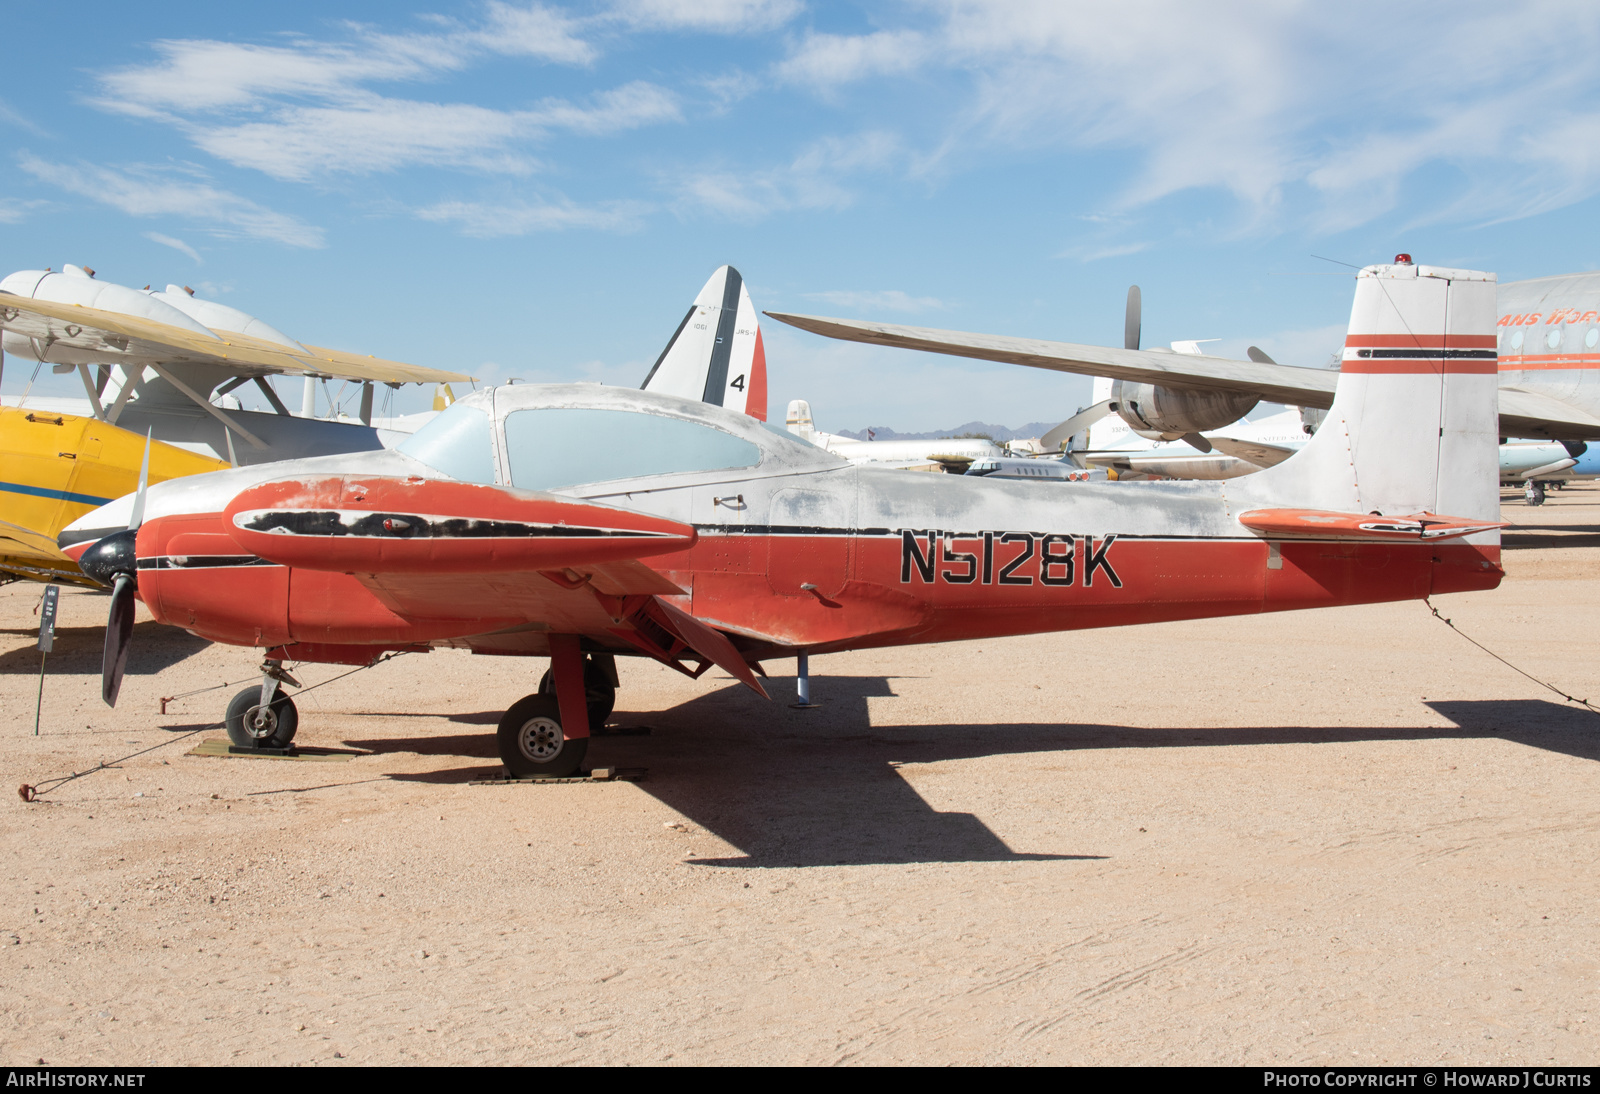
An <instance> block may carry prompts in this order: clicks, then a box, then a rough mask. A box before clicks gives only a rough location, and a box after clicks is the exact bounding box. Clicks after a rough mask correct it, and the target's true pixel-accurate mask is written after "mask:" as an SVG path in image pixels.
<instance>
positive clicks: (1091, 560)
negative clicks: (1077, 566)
mask: <svg viewBox="0 0 1600 1094" xmlns="http://www.w3.org/2000/svg"><path fill="white" fill-rule="evenodd" d="M1115 542H1117V537H1116V536H1106V537H1105V538H1104V539H1102V540H1101V541H1100V546H1098V547H1096V546H1095V545H1094V537H1093V536H1085V537H1084V540H1083V583H1084V585H1086V586H1087V585H1093V584H1094V572H1095V571H1096V570H1104V571H1105V574H1106V577H1107V578H1109V579H1110V581H1111V585H1112V587H1113V588H1116V589H1120V588H1122V579H1121V578H1120V577H1118V576H1117V571H1115V570H1113V569H1112V568H1111V560H1110V559H1109V558H1107V557H1106V553H1107V552H1108V551H1110V550H1111V545H1112V544H1113V543H1115Z"/></svg>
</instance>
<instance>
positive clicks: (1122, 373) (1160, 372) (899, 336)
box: [766, 311, 1339, 410]
mask: <svg viewBox="0 0 1600 1094" xmlns="http://www.w3.org/2000/svg"><path fill="white" fill-rule="evenodd" d="M766 314H767V315H769V316H771V317H772V318H774V319H777V320H779V321H780V322H784V323H788V324H789V325H790V326H792V327H799V328H800V329H801V330H805V331H810V332H811V333H812V334H820V335H823V336H824V337H827V338H842V339H844V340H845V341H848V342H865V343H867V344H868V345H874V346H897V347H899V348H900V349H917V350H923V351H925V352H928V353H945V354H951V355H953V356H956V357H972V358H976V359H977V360H980V361H1000V362H1004V363H1006V364H1011V365H1027V366H1029V367H1030V368H1045V369H1051V370H1052V371H1055V372H1075V373H1080V374H1082V375H1084V376H1109V377H1110V378H1111V379H1113V380H1130V381H1133V382H1134V383H1141V384H1168V385H1172V386H1177V387H1194V388H1207V389H1212V390H1218V391H1229V392H1239V393H1244V394H1254V395H1259V396H1260V397H1261V398H1263V399H1266V400H1268V401H1270V402H1274V403H1292V404H1293V405H1295V406H1309V407H1317V408H1320V409H1324V410H1325V409H1327V408H1328V407H1330V406H1332V405H1333V389H1334V386H1335V385H1336V384H1337V383H1338V381H1339V374H1338V372H1336V371H1332V370H1327V369H1315V368H1296V367H1295V366H1293V365H1279V364H1273V363H1271V362H1263V361H1235V360H1233V359H1231V358H1227V357H1206V356H1202V355H1198V354H1187V353H1171V352H1167V351H1164V350H1146V349H1112V348H1110V347H1108V346H1086V345H1079V344H1077V343H1075V342H1045V341H1040V340H1038V339H1033V338H1013V337H1011V336H1009V335H1003V334H969V333H967V332H965V331H953V330H934V329H932V328H929V327H903V326H897V325H895V324H891V323H869V322H863V321H861V320H856V319H827V318H823V317H821V316H815V315H787V314H783V313H781V312H770V311H769V312H767V313H766Z"/></svg>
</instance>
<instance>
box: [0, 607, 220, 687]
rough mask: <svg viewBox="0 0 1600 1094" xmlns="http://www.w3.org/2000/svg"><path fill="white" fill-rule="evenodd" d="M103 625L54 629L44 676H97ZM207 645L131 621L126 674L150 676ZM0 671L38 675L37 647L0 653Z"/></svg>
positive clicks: (167, 629) (168, 629)
mask: <svg viewBox="0 0 1600 1094" xmlns="http://www.w3.org/2000/svg"><path fill="white" fill-rule="evenodd" d="M7 633H11V634H17V633H25V634H37V633H38V632H37V631H25V632H18V631H15V630H12V631H8V632H7ZM105 642H106V632H105V628H104V627H59V628H57V630H56V638H55V648H54V649H52V650H51V651H50V656H49V657H48V658H47V659H46V662H45V674H46V675H47V676H99V675H100V659H101V657H102V656H103V654H104V652H105ZM209 645H211V643H210V642H208V641H206V640H205V639H204V638H196V637H195V636H194V635H192V634H189V633H188V632H187V631H180V630H178V628H176V627H166V626H162V625H161V624H160V623H156V622H154V621H152V620H148V619H147V620H145V621H144V622H143V623H136V624H134V628H133V640H132V641H131V642H130V643H129V646H128V667H127V670H126V672H127V674H128V675H129V676H153V675H155V674H156V673H158V672H160V671H161V670H162V669H164V668H167V667H169V666H171V665H176V664H177V663H178V662H179V661H183V660H186V659H188V658H190V657H193V656H194V655H195V654H197V653H199V652H200V651H201V650H203V649H205V648H206V647H207V646H209ZM0 673H3V674H16V673H22V674H30V675H33V676H37V675H39V649H38V647H37V646H36V645H35V644H34V643H33V642H29V643H28V644H27V645H26V646H23V647H21V648H19V649H14V650H7V651H6V652H5V653H0Z"/></svg>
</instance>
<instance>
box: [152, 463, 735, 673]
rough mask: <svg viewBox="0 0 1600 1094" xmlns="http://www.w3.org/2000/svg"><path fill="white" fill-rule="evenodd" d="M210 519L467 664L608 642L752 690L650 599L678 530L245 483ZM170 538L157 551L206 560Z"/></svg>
mask: <svg viewBox="0 0 1600 1094" xmlns="http://www.w3.org/2000/svg"><path fill="white" fill-rule="evenodd" d="M223 521H224V526H225V527H226V529H227V537H228V538H231V539H232V540H233V541H234V542H235V543H237V544H238V545H239V547H242V548H243V549H244V550H246V551H250V552H252V553H253V554H255V555H257V556H258V557H260V558H262V559H265V560H267V561H269V562H277V563H281V564H284V565H288V566H293V567H296V568H299V569H301V570H308V571H323V572H329V573H332V574H340V575H343V574H351V575H354V577H355V579H356V580H357V581H359V582H360V584H361V585H363V586H365V587H366V589H367V590H368V591H370V592H371V593H372V595H373V597H374V598H376V600H377V601H378V603H379V604H381V605H382V607H383V608H385V609H387V610H388V611H389V612H392V613H394V615H395V616H397V617H399V618H400V619H403V620H405V621H407V623H409V624H410V625H411V626H412V627H413V628H415V629H417V630H418V631H420V632H424V633H432V634H435V635H438V636H441V637H449V638H451V639H466V638H470V639H471V646H472V648H474V649H478V650H480V651H481V652H490V653H493V652H502V651H503V652H507V653H512V652H526V649H527V645H526V643H527V638H528V635H529V633H530V632H540V633H544V634H575V635H580V636H583V637H585V638H590V639H594V640H596V641H602V642H614V641H616V640H618V639H620V640H622V641H624V642H626V643H627V644H629V645H632V646H634V647H635V648H637V649H639V650H641V651H642V652H644V653H647V654H649V655H650V656H652V657H655V658H657V659H658V660H660V661H662V662H663V663H665V664H669V665H673V666H674V667H681V666H679V665H678V662H679V661H681V660H682V659H683V658H684V657H685V656H690V655H692V656H694V657H696V658H697V659H699V660H701V661H702V662H703V663H704V664H706V665H710V664H716V665H720V666H721V667H723V668H724V669H727V670H728V671H729V672H730V673H732V674H733V675H734V676H735V677H737V678H738V679H739V680H741V681H742V682H743V683H745V684H746V685H748V686H750V687H752V688H754V689H755V690H756V691H758V692H760V691H761V685H760V684H759V682H757V681H756V680H755V677H754V676H753V675H752V673H751V671H750V669H749V667H748V665H746V664H745V662H744V659H743V658H742V657H741V656H740V655H739V654H738V652H737V651H736V650H735V649H734V647H733V645H732V643H731V642H729V640H728V638H727V637H726V636H725V635H723V634H722V633H721V632H720V631H717V630H715V629H713V628H711V627H709V626H707V625H706V624H704V623H701V622H700V621H698V620H696V619H694V618H693V617H692V616H689V615H688V614H687V613H686V612H684V611H683V610H682V609H681V608H678V607H676V606H674V605H673V604H671V603H670V602H668V601H667V600H665V599H663V598H664V597H678V596H683V595H685V590H683V589H682V588H680V587H679V586H678V585H676V584H675V583H673V582H672V581H671V580H669V579H668V578H667V577H665V576H663V575H662V574H661V573H660V572H659V571H657V570H654V569H652V568H651V567H649V566H646V565H644V564H643V563H642V562H640V561H639V560H640V559H641V558H645V557H650V556H654V555H663V554H673V553H676V552H678V551H683V550H686V549H688V548H689V547H692V546H693V545H694V543H695V541H696V539H697V538H698V533H697V532H696V531H695V529H694V527H693V526H691V525H687V524H682V523H680V522H678V521H674V520H668V519H666V518H664V517H654V516H648V515H646V514H642V513H636V512H633V511H631V510H627V509H619V508H616V507H614V506H609V505H602V504H598V503H595V502H588V501H577V500H574V499H572V498H566V497H559V496H557V495H554V494H547V493H543V492H540V491H533V490H517V489H515V488H512V487H500V486H478V485H473V484H469V483H459V482H446V481H439V480H422V479H396V478H390V477H384V476H356V475H351V476H339V477H331V478H323V479H297V478H289V479H278V480H275V481H271V482H265V483H260V484H257V485H255V486H252V487H250V488H248V489H246V490H243V491H241V492H240V493H239V494H238V495H237V496H235V497H234V499H233V500H232V501H231V502H230V503H229V504H228V506H227V508H226V509H225V510H224V511H223ZM183 538H184V537H183V536H182V535H180V536H178V537H176V538H175V539H174V540H173V542H172V543H169V544H168V545H167V546H168V548H169V549H170V550H173V551H177V552H183V553H194V554H202V553H206V552H207V548H205V547H204V545H195V546H193V547H190V546H188V545H186V544H182V543H179V542H178V541H179V540H182V539H183ZM214 538H216V539H222V538H224V537H221V536H216V537H214ZM353 614H356V613H353ZM463 628H465V629H463ZM685 671H687V670H685ZM700 671H704V670H703V669H702V670H700ZM762 694H765V693H764V692H763V693H762Z"/></svg>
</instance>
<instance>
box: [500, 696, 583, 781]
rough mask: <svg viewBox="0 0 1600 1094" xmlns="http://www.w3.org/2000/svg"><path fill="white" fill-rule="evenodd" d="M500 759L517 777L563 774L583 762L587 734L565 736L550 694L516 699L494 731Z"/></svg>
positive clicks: (568, 773) (570, 773) (572, 770)
mask: <svg viewBox="0 0 1600 1094" xmlns="http://www.w3.org/2000/svg"><path fill="white" fill-rule="evenodd" d="M495 736H496V739H497V741H498V743H499V745H500V759H501V760H502V761H504V763H505V765H506V770H508V771H510V772H511V774H512V775H514V776H516V777H517V778H528V777H529V776H540V775H542V776H544V777H546V778H565V777H567V776H569V775H576V774H577V773H578V769H579V768H581V767H582V766H583V756H584V753H585V752H587V751H588V750H589V738H587V737H578V738H569V737H567V735H566V734H565V733H563V732H562V730H561V708H560V707H559V705H558V704H557V703H556V698H555V696H554V695H529V696H527V697H526V698H523V699H518V700H517V701H516V702H515V703H513V704H512V705H511V709H510V710H508V711H506V713H505V716H504V717H502V718H501V719H500V729H499V730H498V732H497V733H496V734H495Z"/></svg>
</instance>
